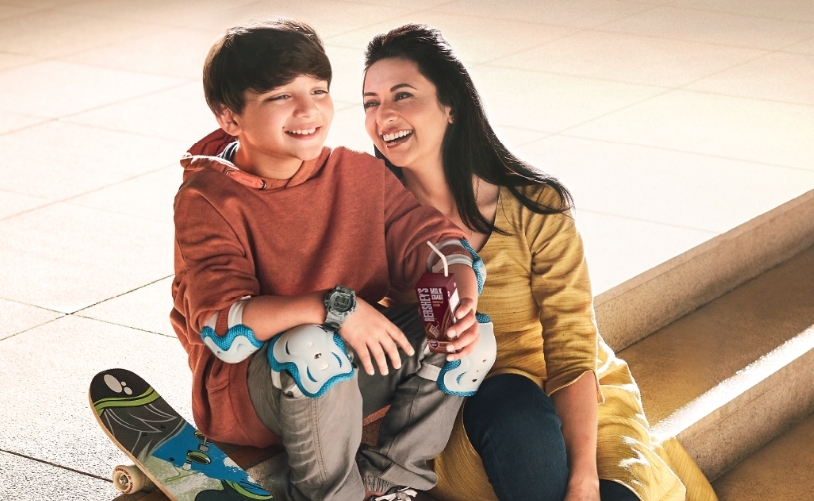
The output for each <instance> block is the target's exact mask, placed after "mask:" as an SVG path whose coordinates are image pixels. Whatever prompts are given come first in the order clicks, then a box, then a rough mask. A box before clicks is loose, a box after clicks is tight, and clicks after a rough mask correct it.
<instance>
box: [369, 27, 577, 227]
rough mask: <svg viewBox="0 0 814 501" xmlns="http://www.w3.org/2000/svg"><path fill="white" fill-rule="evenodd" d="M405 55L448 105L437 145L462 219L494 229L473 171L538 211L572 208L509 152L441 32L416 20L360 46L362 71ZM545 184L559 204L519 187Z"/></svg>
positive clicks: (558, 187)
mask: <svg viewBox="0 0 814 501" xmlns="http://www.w3.org/2000/svg"><path fill="white" fill-rule="evenodd" d="M391 58H396V59H405V60H408V61H413V62H414V63H416V65H418V70H419V71H420V72H421V74H422V75H424V77H425V78H427V80H429V81H430V82H432V83H433V84H434V85H435V87H436V89H437V92H438V101H439V102H440V103H441V104H442V105H444V106H449V107H450V108H451V109H452V117H453V119H454V122H453V123H451V124H449V126H448V127H447V130H446V133H445V134H444V141H443V144H442V146H441V148H442V150H443V151H442V159H443V162H444V176H445V177H446V180H447V185H448V186H449V189H450V190H451V191H452V195H453V197H454V198H455V203H456V205H457V207H458V214H459V215H460V216H461V220H462V221H463V223H464V224H465V225H466V226H467V227H469V228H470V229H472V230H475V231H478V232H480V233H486V234H488V233H490V232H492V231H498V232H500V233H503V231H500V230H497V229H496V228H494V226H493V225H492V224H491V223H490V222H489V221H487V220H486V219H485V218H484V217H483V215H482V214H481V213H480V211H479V210H478V206H477V204H476V203H475V195H474V193H473V192H472V183H471V181H470V180H471V179H472V174H475V175H476V176H478V177H479V178H481V179H484V180H486V181H488V182H490V183H492V184H495V185H498V186H505V187H506V188H507V189H508V190H509V191H510V192H511V193H512V194H513V195H514V196H515V197H516V198H517V199H518V200H519V201H520V203H522V204H523V205H524V206H526V207H527V208H528V209H529V210H531V211H533V212H536V213H538V214H562V213H565V212H567V211H568V210H570V209H571V207H572V205H573V199H572V198H571V193H570V192H569V191H568V190H567V189H566V188H565V186H563V185H562V184H561V183H560V182H559V181H557V180H556V179H555V178H554V177H553V176H551V175H548V174H545V173H544V172H541V171H539V170H537V169H535V168H534V167H532V166H530V165H529V164H527V163H526V162H523V161H522V160H520V159H519V158H517V157H515V156H514V155H512V153H511V152H509V150H508V149H506V147H505V146H504V145H503V143H501V142H500V140H499V139H498V138H497V136H496V135H495V132H494V131H493V130H492V126H491V125H489V120H488V119H487V118H486V113H484V111H483V106H482V105H481V101H480V97H479V96H478V92H477V91H476V90H475V85H474V84H473V83H472V78H471V77H470V76H469V73H468V72H467V71H466V68H464V65H463V64H462V63H461V61H460V60H459V59H458V57H457V56H456V55H455V53H454V52H453V51H452V47H450V46H449V44H448V43H447V41H446V40H444V37H443V36H442V35H441V32H440V31H438V30H437V29H434V28H430V27H428V26H424V25H419V24H406V25H404V26H400V27H398V28H396V29H394V30H391V31H390V32H388V33H385V34H381V35H377V36H376V37H375V38H373V40H371V41H370V43H369V44H368V46H367V50H366V51H365V71H367V70H368V69H369V68H370V67H371V66H372V65H373V64H374V63H376V62H377V61H381V60H382V59H391ZM376 156H377V157H379V158H383V159H384V160H385V162H386V163H387V166H388V167H389V168H390V169H392V170H393V171H394V172H395V173H396V175H398V176H399V177H401V169H400V168H398V167H397V166H394V165H393V164H391V163H390V161H389V160H387V158H386V157H385V156H384V155H382V153H381V152H380V151H379V150H378V149H376ZM532 184H544V185H546V186H550V187H551V188H552V189H554V190H555V191H556V192H557V194H558V195H559V199H560V204H559V205H558V206H547V205H543V204H540V203H538V202H537V201H535V200H531V199H529V198H528V197H526V196H524V195H523V194H522V193H520V191H518V189H517V187H518V186H528V185H532Z"/></svg>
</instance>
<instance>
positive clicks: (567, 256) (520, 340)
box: [432, 185, 717, 501]
mask: <svg viewBox="0 0 814 501" xmlns="http://www.w3.org/2000/svg"><path fill="white" fill-rule="evenodd" d="M519 191H520V192H521V193H523V194H524V195H526V196H527V197H528V198H530V199H531V200H536V201H538V202H540V203H542V204H545V205H556V204H557V203H558V202H559V200H558V199H557V194H556V193H555V192H554V190H552V189H550V188H548V189H544V188H542V187H540V186H538V185H535V186H528V187H520V188H519ZM495 227H496V228H498V229H500V230H503V231H504V232H506V233H507V234H505V235H503V234H500V233H498V232H493V233H492V235H491V236H490V237H489V240H488V241H487V242H486V245H485V246H484V247H483V249H481V250H480V252H479V255H480V256H481V258H483V261H484V263H485V265H486V270H487V277H486V284H485V286H484V289H483V294H482V295H481V298H480V300H479V302H478V310H479V311H481V312H483V313H486V314H488V315H489V316H490V317H491V318H492V322H493V324H494V328H495V335H496V337H497V360H496V361H495V365H494V366H493V367H492V371H491V374H502V373H516V374H522V375H525V376H526V377H528V378H530V379H532V380H533V381H536V382H537V383H538V384H539V385H540V387H541V388H543V389H544V391H545V392H546V393H547V394H549V395H550V394H552V393H553V392H555V391H557V390H559V389H561V388H563V387H565V386H568V385H569V384H571V383H573V382H575V381H576V380H577V379H578V378H579V376H581V375H582V374H584V373H585V372H587V371H593V372H594V373H595V375H596V376H597V380H598V383H599V386H598V388H599V390H598V393H599V394H598V400H599V402H600V403H599V428H598V439H597V468H598V470H599V478H601V479H606V480H613V481H616V482H619V483H622V484H624V485H626V486H627V487H629V488H630V489H631V490H633V491H634V492H636V494H637V495H638V496H639V498H640V499H642V500H643V501H656V500H659V501H667V500H671V501H672V500H683V499H690V500H693V501H695V500H699V501H700V500H703V501H711V500H716V499H717V498H716V497H715V494H714V492H713V491H712V487H711V486H710V485H709V482H708V481H707V479H706V478H705V477H704V475H703V473H701V471H700V470H699V469H698V467H697V466H696V465H695V463H694V462H693V461H692V459H690V457H689V456H688V455H687V453H686V452H685V451H684V449H683V448H682V447H681V445H680V444H679V443H678V442H677V441H676V440H675V439H668V440H667V441H665V442H660V441H656V440H654V439H653V437H652V436H651V435H650V427H649V424H648V422H647V418H646V417H645V416H644V411H643V409H642V404H641V398H640V394H639V389H638V387H637V386H636V383H635V381H634V380H633V377H632V376H631V375H630V371H629V369H628V366H627V364H626V363H625V362H624V361H623V360H620V359H619V358H617V357H616V356H615V354H614V353H613V351H612V350H611V349H610V348H609V347H608V346H607V345H606V344H605V342H604V341H603V340H602V338H601V336H600V335H599V333H598V332H597V327H596V321H595V318H594V312H593V296H592V294H591V286H590V280H589V277H588V268H587V265H586V263H585V257H584V251H583V246H582V239H581V238H580V235H579V233H578V232H577V229H576V227H575V225H574V220H573V219H572V217H571V216H570V215H567V214H552V215H540V214H535V213H533V212H532V211H530V210H529V209H527V208H526V207H524V206H523V205H522V204H521V203H520V202H519V201H518V200H517V199H516V198H515V197H514V196H513V195H512V194H511V192H510V191H509V190H508V189H506V188H501V189H500V195H499V200H498V207H497V214H496V216H495ZM434 468H435V471H436V473H438V476H439V481H438V486H437V487H436V489H435V490H434V491H433V492H432V494H433V495H434V496H435V497H437V498H438V499H441V500H444V501H496V500H497V497H496V496H495V493H494V490H492V488H491V486H490V485H489V483H488V480H487V478H486V474H485V472H484V471H483V464H482V463H481V461H480V457H478V454H477V452H475V450H474V449H473V448H472V445H471V444H470V443H469V440H468V439H467V437H466V432H465V431H464V429H463V422H462V419H461V415H460V414H459V416H458V420H457V422H456V424H455V427H454V429H453V432H452V435H451V437H450V441H449V443H448V445H447V448H446V449H445V450H444V452H442V453H441V455H439V456H438V457H437V458H436V459H435V462H434Z"/></svg>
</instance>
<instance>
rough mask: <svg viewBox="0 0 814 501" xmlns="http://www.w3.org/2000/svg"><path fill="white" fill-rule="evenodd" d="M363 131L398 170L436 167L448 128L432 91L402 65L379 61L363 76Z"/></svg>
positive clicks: (446, 114) (445, 109) (409, 65)
mask: <svg viewBox="0 0 814 501" xmlns="http://www.w3.org/2000/svg"><path fill="white" fill-rule="evenodd" d="M363 98H364V108H365V128H366V129H367V132H368V135H370V137H371V138H372V139H373V142H374V144H375V145H376V147H377V148H378V149H379V151H381V152H386V154H387V158H388V159H389V160H390V161H391V162H392V163H393V164H394V165H397V166H399V167H404V168H410V167H414V168H427V167H439V168H440V162H441V144H442V142H443V138H444V134H445V133H446V130H447V127H448V126H449V124H450V123H452V116H451V114H450V107H449V106H444V105H443V104H441V103H440V102H439V101H438V93H437V91H436V88H435V85H434V84H433V83H432V82H430V81H429V80H428V79H427V78H426V77H425V76H424V75H423V74H421V72H420V71H419V70H418V66H417V65H416V64H415V63H414V62H412V61H408V60H405V59H398V58H393V59H383V60H381V61H379V62H377V63H375V64H373V65H372V66H371V67H370V68H368V70H367V73H366V74H365V82H364V96H363Z"/></svg>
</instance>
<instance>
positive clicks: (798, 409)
mask: <svg viewBox="0 0 814 501" xmlns="http://www.w3.org/2000/svg"><path fill="white" fill-rule="evenodd" d="M596 310H597V321H598V323H599V326H600V330H601V331H602V333H603V336H604V337H605V339H606V340H607V342H608V344H609V345H610V346H611V347H613V348H614V349H615V350H616V351H617V353H619V355H620V356H621V357H622V358H623V359H625V360H627V361H628V363H629V364H630V367H631V370H632V372H633V375H634V377H635V378H636V380H637V382H638V384H639V387H640V389H641V391H642V398H643V402H644V406H645V411H646V413H647V416H648V418H649V420H650V422H651V425H652V426H653V429H654V431H655V432H657V433H663V434H667V435H675V436H677V437H678V440H679V441H680V442H681V443H682V444H683V445H684V447H685V448H686V449H687V451H688V452H689V454H690V455H691V456H692V457H693V458H695V460H696V461H697V462H698V465H699V466H700V467H701V469H702V470H703V471H704V472H705V473H706V475H707V477H708V478H709V479H710V480H711V481H712V482H713V486H714V487H715V490H716V492H717V493H718V495H719V497H720V499H721V500H722V501H735V500H738V501H751V500H755V501H757V500H767V499H782V500H784V501H793V500H801V501H802V500H814V473H812V472H814V414H812V412H814V191H811V192H808V193H807V194H805V195H803V196H801V197H799V198H797V199H795V200H792V201H790V202H788V203H786V204H784V205H782V206H780V207H777V208H776V209H774V210H772V211H770V212H768V213H766V214H764V215H762V216H760V217H758V218H755V219H754V220H752V221H749V222H747V223H745V224H744V225H742V226H740V227H738V228H735V229H733V230H731V231H729V232H727V233H725V234H723V235H720V236H718V237H716V238H713V239H712V240H710V241H708V242H706V243H704V244H702V245H700V246H698V247H696V248H695V249H692V250H691V251H689V252H687V253H685V254H683V255H681V256H677V257H676V258H674V259H671V260H670V261H668V262H666V263H663V264H662V265H660V266H658V267H656V268H654V269H652V270H650V271H648V272H646V273H644V274H642V275H640V276H638V277H635V278H634V279H632V280H630V281H628V282H626V283H624V284H621V285H620V286H618V287H616V288H614V289H612V290H610V291H608V292H606V293H603V294H601V295H599V296H598V297H597V298H596ZM234 458H235V460H236V461H237V462H238V464H241V465H242V466H244V467H245V468H247V469H248V470H249V472H250V473H251V474H252V475H253V476H254V477H255V478H258V479H263V480H262V482H263V483H265V484H267V487H268V488H269V489H270V490H271V491H272V493H274V492H275V491H278V489H279V488H280V482H281V478H282V477H281V474H282V472H283V471H284V468H285V455H284V453H283V452H282V451H280V450H279V449H271V450H263V451H260V450H253V449H248V448H241V449H238V450H234ZM278 492H279V491H278ZM135 499H141V500H143V501H159V500H165V499H166V498H165V497H164V496H163V495H162V494H161V493H160V492H154V493H151V494H145V493H138V494H134V495H130V496H120V497H118V498H116V501H131V500H135ZM424 499H427V498H426V497H425V498H424Z"/></svg>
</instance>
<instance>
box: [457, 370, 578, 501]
mask: <svg viewBox="0 0 814 501" xmlns="http://www.w3.org/2000/svg"><path fill="white" fill-rule="evenodd" d="M463 420H464V428H465V430H466V434H467V436H468V437H469V440H470V442H471V444H472V446H473V447H474V448H475V450H476V451H477V452H478V454H479V455H480V456H481V459H482V460H483V465H484V470H485V471H486V474H487V476H488V477H489V482H490V483H491V484H492V487H494V489H495V493H496V494H497V495H498V499H500V500H501V501H516V500H525V499H535V500H539V499H552V500H553V499H557V500H561V499H562V497H563V496H564V494H565V488H566V485H567V482H568V459H567V456H566V452H565V441H564V439H563V436H562V429H561V422H560V419H559V417H557V413H556V409H555V407H554V402H553V401H552V400H551V399H550V398H549V397H548V396H547V395H546V394H545V393H544V392H543V391H542V389H541V388H540V387H539V386H538V385H537V384H536V383H535V382H534V381H531V380H530V379H528V378H526V377H523V376H520V375H516V374H503V375H498V376H493V377H491V378H489V379H487V380H486V381H484V383H483V384H482V385H481V387H480V389H479V390H478V393H476V394H475V395H474V396H473V397H470V398H469V399H467V401H466V403H465V404H464V413H463Z"/></svg>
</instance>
